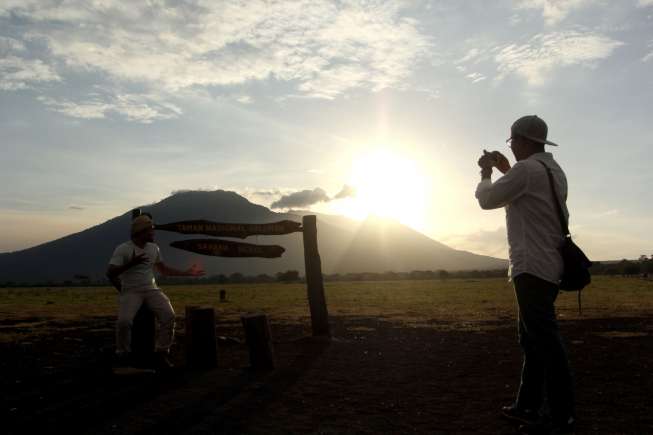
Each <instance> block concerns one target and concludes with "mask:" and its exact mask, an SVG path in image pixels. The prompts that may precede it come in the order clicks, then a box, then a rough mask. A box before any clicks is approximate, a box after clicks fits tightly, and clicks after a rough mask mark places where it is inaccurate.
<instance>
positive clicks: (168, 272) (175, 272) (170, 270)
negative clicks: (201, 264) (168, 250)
mask: <svg viewBox="0 0 653 435" xmlns="http://www.w3.org/2000/svg"><path fill="white" fill-rule="evenodd" d="M156 270H157V271H158V272H159V273H160V274H161V275H165V276H197V277H199V276H204V270H202V269H200V268H198V267H197V266H196V265H195V264H193V265H192V266H191V267H190V268H188V269H186V270H179V269H175V268H174V267H170V266H168V265H167V264H165V263H164V262H162V261H161V262H158V263H156Z"/></svg>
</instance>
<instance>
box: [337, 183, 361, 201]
mask: <svg viewBox="0 0 653 435" xmlns="http://www.w3.org/2000/svg"><path fill="white" fill-rule="evenodd" d="M351 196H356V189H355V188H354V187H352V186H349V185H347V184H345V185H344V186H342V189H340V192H338V193H336V196H334V197H333V199H344V198H349V197H351Z"/></svg>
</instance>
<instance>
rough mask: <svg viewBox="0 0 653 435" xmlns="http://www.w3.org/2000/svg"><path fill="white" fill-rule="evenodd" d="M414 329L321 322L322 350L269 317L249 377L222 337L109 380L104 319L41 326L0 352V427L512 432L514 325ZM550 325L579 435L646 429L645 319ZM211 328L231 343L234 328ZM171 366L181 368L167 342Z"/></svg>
mask: <svg viewBox="0 0 653 435" xmlns="http://www.w3.org/2000/svg"><path fill="white" fill-rule="evenodd" d="M35 320H36V319H16V321H15V323H14V324H7V322H3V327H4V328H7V327H14V328H25V327H26V326H25V325H26V324H28V323H30V322H33V321H35ZM41 320H43V319H41ZM179 320H180V322H179V323H180V324H179V331H180V333H179V335H178V338H177V343H183V319H179ZM424 320H425V321H424V322H423V323H422V324H421V325H418V326H415V325H410V324H406V323H402V322H397V321H396V320H392V319H385V320H384V319H379V318H370V317H333V318H332V323H333V324H332V328H333V333H334V337H335V338H334V339H333V340H332V341H331V342H328V343H327V342H324V341H321V340H314V339H311V338H308V333H309V331H308V330H307V329H306V328H307V326H306V325H308V324H309V322H308V321H306V322H304V323H278V322H275V320H274V319H272V331H273V338H274V340H275V351H276V357H277V369H276V370H274V371H272V372H269V373H253V372H251V371H249V370H248V369H247V365H248V355H247V349H246V347H245V345H244V344H238V343H234V342H224V344H223V345H221V346H220V348H219V367H218V369H215V370H210V371H204V372H191V371H187V370H185V369H184V368H183V367H180V368H178V369H176V370H174V371H173V372H171V373H168V374H165V375H150V376H135V377H133V376H132V377H118V378H117V377H115V376H113V375H112V374H111V372H110V370H109V367H110V365H109V362H110V356H111V351H112V348H113V321H114V318H113V317H92V318H87V319H84V320H81V321H76V322H63V323H62V322H61V321H60V320H56V321H55V320H52V322H53V324H52V328H51V332H50V333H49V334H47V335H40V336H38V337H35V338H34V339H33V340H32V341H22V342H14V343H2V344H0V346H1V347H0V353H1V354H2V358H1V359H0V370H1V372H2V377H1V381H0V389H1V391H2V392H1V393H0V407H1V408H0V409H1V411H0V414H1V417H2V421H3V422H4V424H3V432H5V431H6V432H5V433H36V432H37V431H42V430H47V431H48V432H51V431H53V430H56V431H57V432H59V431H65V432H66V433H92V434H105V433H106V434H109V433H110V434H127V433H130V434H150V433H156V434H163V433H234V434H235V433H249V434H276V433H315V434H318V433H319V434H331V433H333V434H340V433H346V434H349V433H352V434H353V433H356V434H359V433H360V434H368V433H369V434H372V433H442V434H445V433H446V434H451V433H470V434H471V433H491V434H497V433H498V434H503V433H505V434H511V433H515V428H514V427H513V426H512V425H510V424H509V423H507V422H504V421H502V420H501V419H500V418H499V417H498V409H499V407H500V406H501V405H503V404H508V403H510V402H511V401H512V399H513V397H514V394H515V390H516V388H517V382H518V378H519V370H520V364H521V361H520V351H519V348H518V345H517V338H516V331H515V325H514V324H513V321H512V320H510V321H506V320H501V321H478V322H471V323H470V322H465V323H460V322H458V323H456V322H449V323H447V322H444V323H443V322H441V321H437V320H435V319H433V320H429V319H424ZM445 323H446V324H445ZM429 325H430V326H429ZM561 328H562V331H563V335H564V336H565V338H566V339H567V342H568V349H569V352H570V356H571V362H572V367H573V370H574V373H575V380H576V389H577V396H578V397H577V402H578V413H579V422H580V426H579V428H578V433H597V434H611V433H615V434H616V433H632V434H642V433H653V417H652V416H651V413H650V391H653V376H652V375H651V368H652V367H651V365H652V361H653V340H652V339H651V335H650V334H651V331H652V329H651V323H650V321H649V320H648V319H647V318H644V317H633V318H601V319H581V320H562V321H561ZM217 332H218V335H221V336H233V337H237V338H242V330H241V327H240V325H239V324H238V322H235V321H231V322H221V323H220V324H218V326H217ZM173 359H174V360H175V361H176V362H177V363H178V364H179V365H180V366H181V365H183V360H184V355H183V348H182V346H181V345H180V344H177V345H175V347H174V348H173Z"/></svg>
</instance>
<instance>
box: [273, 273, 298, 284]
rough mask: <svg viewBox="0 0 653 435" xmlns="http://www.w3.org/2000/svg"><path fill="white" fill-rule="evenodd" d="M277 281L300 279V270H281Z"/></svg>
mask: <svg viewBox="0 0 653 435" xmlns="http://www.w3.org/2000/svg"><path fill="white" fill-rule="evenodd" d="M277 281H279V282H293V281H299V272H298V271H296V270H287V271H285V272H279V273H277Z"/></svg>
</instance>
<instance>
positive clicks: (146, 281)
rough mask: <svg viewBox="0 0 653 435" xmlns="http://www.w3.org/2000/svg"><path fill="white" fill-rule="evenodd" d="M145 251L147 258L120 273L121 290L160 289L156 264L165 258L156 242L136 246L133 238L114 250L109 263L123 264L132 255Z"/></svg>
mask: <svg viewBox="0 0 653 435" xmlns="http://www.w3.org/2000/svg"><path fill="white" fill-rule="evenodd" d="M143 253H144V254H145V255H146V256H147V260H145V261H144V262H143V263H141V264H138V265H136V266H133V267H132V268H130V269H128V270H126V271H125V272H123V273H122V274H121V275H120V282H121V284H122V289H121V291H123V292H124V291H129V290H152V289H158V286H157V285H156V280H155V279H154V265H155V264H157V263H160V262H162V261H163V258H162V257H161V251H160V250H159V246H158V245H157V244H156V243H149V242H148V243H146V244H145V246H144V247H143V249H141V248H139V247H138V246H136V245H135V244H134V242H132V241H131V240H130V241H128V242H125V243H122V244H120V245H118V247H117V248H116V249H115V250H114V251H113V255H112V256H111V260H110V261H109V264H113V265H115V266H122V265H124V264H126V263H128V262H129V260H131V259H132V257H134V256H138V255H140V254H143Z"/></svg>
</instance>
